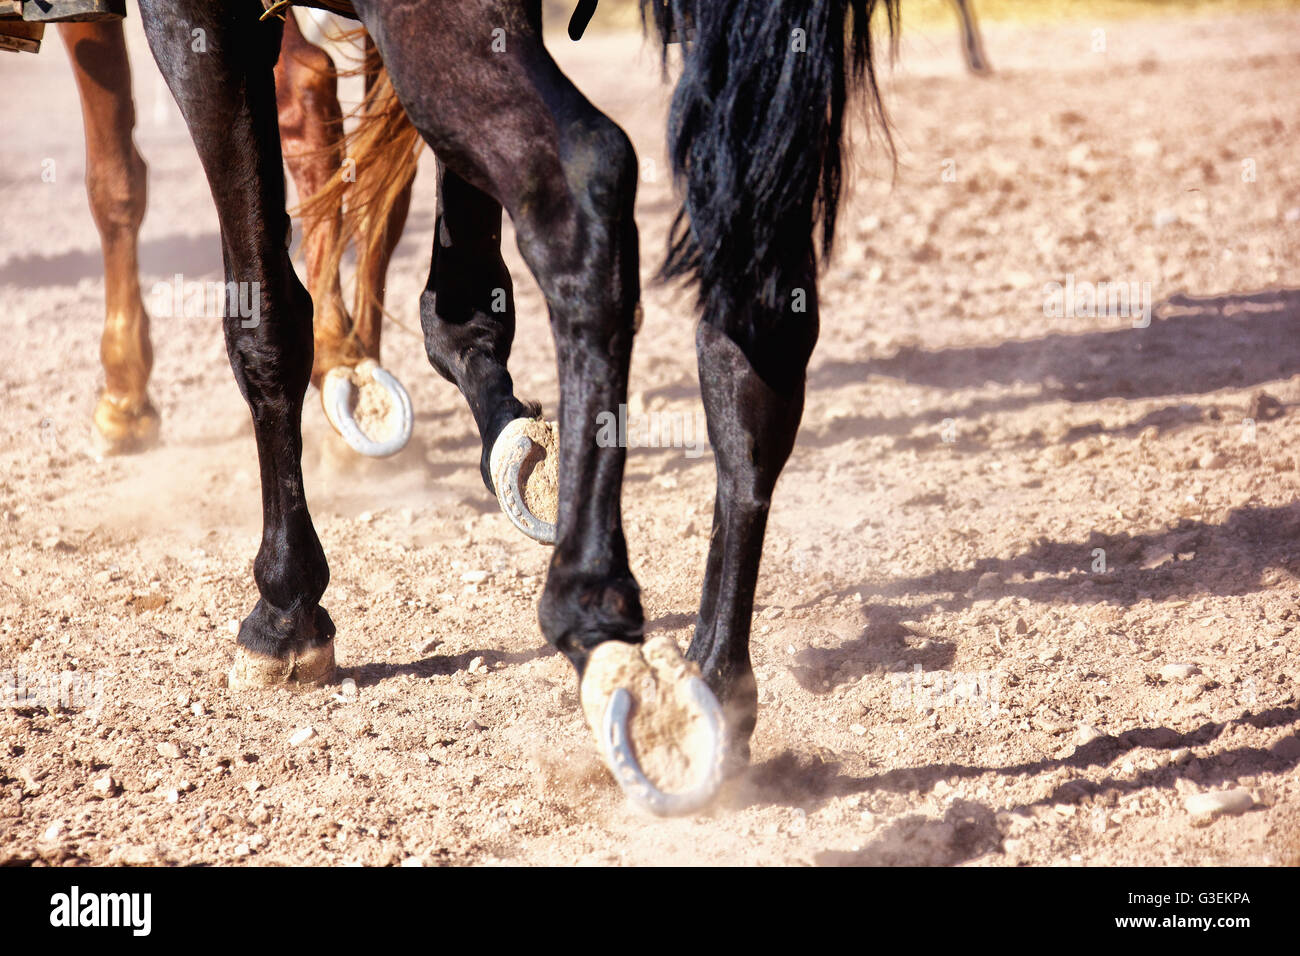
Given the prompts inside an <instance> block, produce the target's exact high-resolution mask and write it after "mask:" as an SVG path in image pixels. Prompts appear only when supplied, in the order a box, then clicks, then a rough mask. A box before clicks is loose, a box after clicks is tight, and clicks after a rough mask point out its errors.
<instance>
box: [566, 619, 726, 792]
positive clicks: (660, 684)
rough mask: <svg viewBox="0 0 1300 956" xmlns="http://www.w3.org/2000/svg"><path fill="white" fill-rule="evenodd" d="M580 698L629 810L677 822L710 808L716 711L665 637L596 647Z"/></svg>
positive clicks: (718, 727) (716, 759) (718, 747)
mask: <svg viewBox="0 0 1300 956" xmlns="http://www.w3.org/2000/svg"><path fill="white" fill-rule="evenodd" d="M581 696H582V710H583V713H584V714H585V715H586V717H587V723H588V724H589V725H590V727H591V729H592V731H593V732H594V733H595V735H596V741H597V744H598V745H599V746H600V750H601V755H602V756H603V757H604V758H605V763H606V765H607V766H608V767H609V769H610V772H611V773H612V774H613V775H614V779H615V780H617V781H618V784H619V786H620V787H622V788H623V792H624V793H625V794H626V795H627V798H628V800H630V801H631V802H632V803H633V804H634V805H636V806H637V807H640V808H641V809H643V810H647V811H649V812H650V813H653V814H655V815H656V816H681V815H684V814H689V813H695V812H697V811H699V810H702V809H703V808H704V807H706V806H708V805H709V804H710V803H712V802H713V799H714V797H716V796H717V793H718V789H719V788H720V787H721V786H722V781H723V776H724V771H725V769H726V764H727V754H726V751H727V747H726V726H725V723H724V721H723V716H722V708H721V707H720V706H719V705H718V701H717V699H716V698H715V697H714V696H713V693H712V692H711V691H710V690H709V688H708V686H707V685H706V684H705V683H704V681H703V680H702V679H701V678H700V673H699V669H698V668H697V667H696V666H695V665H694V664H692V663H689V662H688V661H686V660H685V659H684V658H683V657H682V655H681V652H680V651H678V649H677V644H676V643H675V642H674V641H673V639H672V638H670V637H657V638H652V639H650V640H648V641H646V642H645V644H644V645H640V646H637V645H634V644H625V643H623V642H622V641H606V642H605V643H603V644H599V645H597V646H596V648H595V649H594V650H593V651H592V652H591V654H590V656H589V657H588V658H587V666H586V669H585V670H584V672H583V677H582V687H581Z"/></svg>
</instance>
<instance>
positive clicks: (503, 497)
mask: <svg viewBox="0 0 1300 956" xmlns="http://www.w3.org/2000/svg"><path fill="white" fill-rule="evenodd" d="M532 424H533V421H532V419H528V418H516V419H515V420H514V421H512V422H510V424H508V425H506V427H505V428H503V429H502V430H501V434H500V435H498V436H497V440H496V441H495V442H494V443H493V445H492V455H491V458H490V459H489V461H488V468H489V471H490V472H491V475H492V486H493V488H495V489H496V493H497V500H498V501H499V502H500V504H501V510H502V511H504V512H505V513H506V517H507V518H509V519H510V523H511V524H513V525H514V526H515V527H516V528H518V529H519V530H520V531H522V532H523V533H524V534H526V535H528V537H530V538H532V539H533V540H534V541H540V542H541V543H542V544H551V545H553V544H555V522H553V521H547V520H546V519H545V518H542V517H539V516H538V515H536V514H534V513H533V512H532V511H531V510H530V509H529V507H528V504H527V502H526V501H525V500H524V491H523V484H522V483H521V481H520V475H519V472H520V470H521V469H522V468H523V465H524V462H526V461H527V460H528V457H529V456H530V455H532V454H533V449H534V446H535V445H537V442H536V441H534V439H533V438H531V437H529V435H528V434H527V432H526V429H527V428H528V427H529V426H530V425H532ZM544 427H547V428H550V429H551V433H552V436H553V435H554V430H553V426H549V425H548V426H544ZM551 444H552V447H551V448H543V449H542V451H543V453H544V454H558V453H559V449H558V447H554V446H555V445H556V443H555V442H554V438H553V437H552V439H551Z"/></svg>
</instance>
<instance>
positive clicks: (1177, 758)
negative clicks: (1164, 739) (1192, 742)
mask: <svg viewBox="0 0 1300 956" xmlns="http://www.w3.org/2000/svg"><path fill="white" fill-rule="evenodd" d="M1191 759H1192V752H1191V750H1189V749H1188V748H1187V747H1178V748H1176V749H1174V750H1171V751H1169V762H1170V763H1171V764H1173V765H1174V766H1175V767H1180V766H1182V765H1183V764H1185V763H1187V762H1188V761H1190V760H1191Z"/></svg>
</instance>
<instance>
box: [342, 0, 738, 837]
mask: <svg viewBox="0 0 1300 956" xmlns="http://www.w3.org/2000/svg"><path fill="white" fill-rule="evenodd" d="M356 7H357V9H358V11H359V13H360V15H361V17H362V20H363V21H364V22H365V24H366V27H367V29H368V30H369V31H370V34H371V35H372V36H373V37H375V40H376V43H377V44H378V45H379V49H380V53H381V54H382V56H383V60H384V63H385V64H386V65H387V67H388V69H389V71H390V74H391V76H392V81H393V84H394V87H395V89H396V91H397V93H398V95H399V97H400V98H401V100H402V103H403V105H404V106H405V108H406V111H407V113H408V114H409V115H410V117H411V120H412V122H414V123H415V125H416V127H417V128H418V129H419V130H420V131H421V133H422V134H423V135H424V137H425V140H426V141H427V142H428V143H429V145H430V146H431V147H432V148H433V149H434V151H435V153H437V155H438V156H439V157H440V158H441V159H442V160H443V161H444V162H446V163H447V165H448V167H449V169H451V170H452V171H453V172H455V173H456V175H458V176H459V177H461V178H462V179H464V180H465V182H466V183H468V184H469V185H472V186H474V187H475V188H476V189H478V190H480V191H481V192H483V193H486V194H487V195H489V196H492V197H493V198H494V199H496V200H497V202H499V203H500V204H501V205H502V206H503V207H504V208H505V210H506V211H507V212H508V213H509V215H510V217H511V219H512V221H513V222H514V225H515V230H516V234H517V235H518V237H519V249H520V252H521V254H522V255H523V257H524V260H525V262H527V264H528V266H529V268H530V269H531V270H532V272H533V275H534V276H536V278H537V281H538V284H539V286H540V287H541V290H542V294H543V295H544V296H545V298H546V302H547V307H548V310H549V313H550V319H551V327H552V331H553V333H554V336H555V342H556V355H557V359H558V365H559V379H560V407H559V421H560V434H559V459H560V462H559V511H558V517H557V522H556V526H557V527H556V541H555V551H554V553H553V554H552V557H551V564H550V570H549V573H548V575H547V580H546V586H545V589H544V591H543V594H542V599H541V603H540V606H539V609H538V618H539V621H540V623H541V627H542V633H543V634H544V635H545V637H546V639H547V641H548V642H550V643H551V645H552V646H554V647H555V648H556V649H557V650H559V651H560V652H561V653H562V654H564V655H565V657H567V658H568V660H569V661H570V662H571V663H572V664H573V666H574V668H575V669H576V670H577V672H578V674H579V675H580V680H581V697H582V702H583V709H584V711H585V712H586V715H587V717H588V720H589V722H590V723H591V725H592V728H593V730H594V731H595V732H596V734H597V738H598V740H599V741H600V744H601V746H602V748H603V750H604V754H605V758H606V761H607V762H608V763H609V765H610V768H611V770H612V771H613V772H614V774H615V777H616V779H617V780H618V782H619V783H620V784H621V785H622V786H623V788H624V790H625V791H626V792H627V793H628V795H629V797H631V798H632V799H634V800H636V801H638V802H639V803H641V804H642V805H643V806H646V807H647V808H649V809H651V810H654V811H656V812H661V813H662V812H687V811H689V810H692V809H695V808H697V807H699V806H700V805H702V804H703V803H705V802H707V801H708V800H709V799H711V798H712V796H713V795H714V794H715V793H716V790H717V786H718V783H719V774H720V758H721V754H720V753H719V750H718V744H719V734H720V726H719V722H720V719H721V718H720V714H718V713H717V705H716V701H714V700H713V698H712V695H711V694H709V692H708V690H707V688H706V687H705V685H704V684H703V682H702V681H700V680H699V679H698V677H694V676H693V675H692V673H691V668H690V667H689V665H687V664H686V662H685V661H683V660H682V659H681V656H680V653H678V652H677V651H676V649H675V645H673V642H672V640H671V638H660V639H658V640H657V641H653V642H647V643H646V644H645V645H644V653H643V649H642V647H640V646H638V645H641V644H642V637H643V635H642V631H643V625H644V617H643V614H642V609H641V599H640V589H639V588H638V586H637V583H636V580H635V579H634V578H633V576H632V572H631V570H630V569H629V567H628V557H627V542H626V539H625V538H624V535H623V526H622V515H621V493H622V480H623V470H624V465H625V462H626V451H625V449H624V448H622V447H620V446H619V444H618V443H617V442H605V441H600V440H598V436H599V435H600V434H601V431H602V426H603V425H604V424H605V423H606V421H607V419H608V418H610V417H615V416H616V415H617V410H618V408H619V406H621V405H623V404H624V403H625V402H626V397H627V376H628V366H629V361H630V358H631V349H632V338H633V335H634V332H635V326H636V311H637V302H638V299H639V296H640V287H639V286H640V280H639V275H638V262H637V233H636V224H635V221H634V219H633V202H634V198H635V192H636V178H637V166H636V154H635V152H634V151H633V149H632V144H631V143H630V141H629V140H628V138H627V136H626V134H624V133H623V131H622V130H621V129H619V128H618V127H617V126H616V125H615V124H614V123H613V122H612V121H611V120H610V119H609V118H608V117H606V116H605V115H604V114H602V113H600V112H599V111H598V110H596V109H595V108H594V107H593V106H592V105H591V104H590V103H589V102H588V101H587V100H586V99H585V98H584V97H583V96H582V95H581V94H580V93H579V92H578V91H577V89H576V88H575V87H574V86H573V85H572V83H570V82H569V80H568V78H567V77H565V76H564V74H563V73H561V72H560V70H559V68H558V67H557V66H556V65H555V63H554V61H553V60H552V59H551V58H550V56H549V54H548V53H547V52H546V50H545V48H544V47H543V46H542V43H541V8H540V3H537V2H528V3H520V2H513V3H512V2H508V0H475V2H468V3H462V4H456V5H445V6H444V5H395V4H381V3H379V2H377V0H357V2H356ZM498 24H506V25H508V30H504V38H503V39H504V43H503V44H498V43H497V42H494V35H495V38H496V39H502V33H503V29H502V28H499V27H497V26H496V25H498ZM494 47H496V52H493V49H494ZM438 254H439V255H440V256H441V255H442V254H443V251H442V250H439V253H438ZM436 285H437V283H436V277H435V287H436ZM435 294H436V293H435ZM438 308H441V306H439V307H438ZM652 645H653V646H652ZM633 701H635V708H636V710H635V713H634V714H632V715H631V716H630V717H629V713H630V712H631V708H632V706H633ZM634 751H635V753H634ZM638 763H640V764H641V766H638ZM643 769H645V770H647V771H648V772H646V773H642V770H643ZM651 776H653V777H654V780H653V781H651V780H650V779H648V778H649V777H651ZM660 786H664V787H672V788H673V789H675V790H676V791H677V792H675V793H673V794H666V793H664V792H662V791H661V790H660V789H659V787H660Z"/></svg>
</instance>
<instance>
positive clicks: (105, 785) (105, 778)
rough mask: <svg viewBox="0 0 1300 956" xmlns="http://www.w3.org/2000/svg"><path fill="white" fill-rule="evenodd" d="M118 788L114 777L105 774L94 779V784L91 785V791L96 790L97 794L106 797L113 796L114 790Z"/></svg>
mask: <svg viewBox="0 0 1300 956" xmlns="http://www.w3.org/2000/svg"><path fill="white" fill-rule="evenodd" d="M116 786H117V783H116V782H115V781H114V780H113V777H112V775H111V774H109V773H107V772H105V773H103V774H101V775H100V776H98V777H96V778H95V779H94V782H92V783H91V785H90V789H92V790H94V791H95V792H96V793H102V794H104V795H105V796H108V795H110V794H112V792H113V789H114V788H115V787H116Z"/></svg>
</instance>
